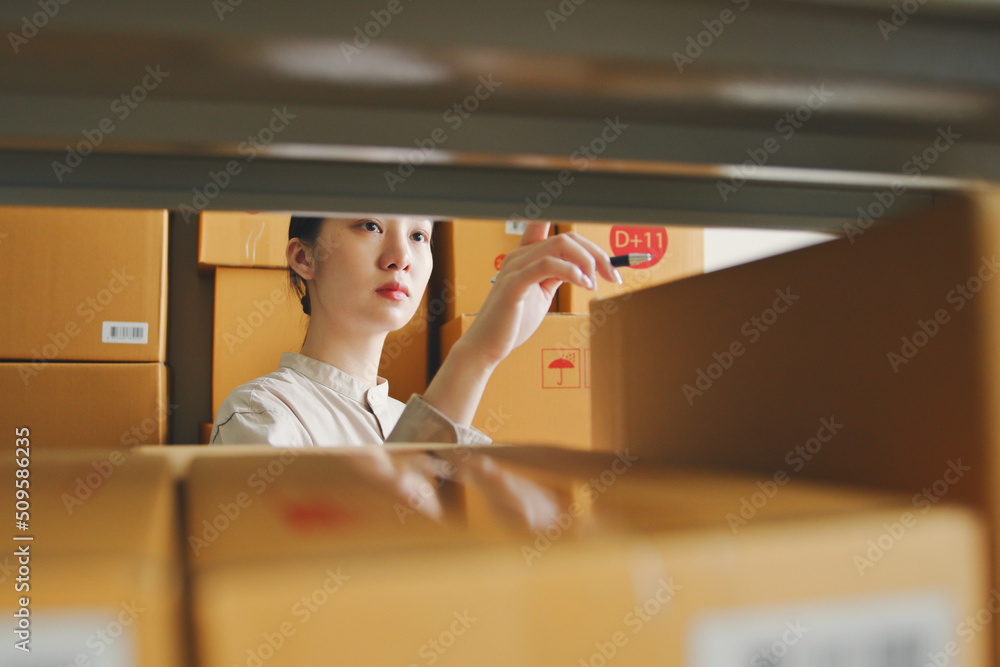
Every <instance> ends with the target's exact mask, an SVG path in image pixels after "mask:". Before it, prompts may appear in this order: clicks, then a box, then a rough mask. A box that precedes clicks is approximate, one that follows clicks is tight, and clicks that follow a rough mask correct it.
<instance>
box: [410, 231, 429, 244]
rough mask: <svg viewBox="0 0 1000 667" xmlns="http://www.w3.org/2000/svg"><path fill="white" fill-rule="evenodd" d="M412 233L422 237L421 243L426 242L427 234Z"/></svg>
mask: <svg viewBox="0 0 1000 667" xmlns="http://www.w3.org/2000/svg"><path fill="white" fill-rule="evenodd" d="M413 235H414V236H420V237H422V239H423V240H422V241H421V243H426V242H427V241H428V238H427V234H424V233H423V232H413Z"/></svg>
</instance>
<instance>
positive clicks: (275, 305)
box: [212, 267, 428, 415]
mask: <svg viewBox="0 0 1000 667" xmlns="http://www.w3.org/2000/svg"><path fill="white" fill-rule="evenodd" d="M308 328H309V316H308V315H306V314H305V313H303V312H302V305H301V304H300V303H299V301H298V299H296V298H295V293H294V292H293V291H292V289H291V286H290V285H289V282H288V272H287V270H275V269H238V268H227V267H219V268H218V269H217V270H216V272H215V326H214V337H213V348H212V414H213V415H217V414H218V413H219V406H221V405H222V402H223V401H224V400H226V396H228V395H229V393H230V392H231V391H232V390H233V389H235V388H236V387H238V386H240V385H241V384H243V383H245V382H249V381H251V380H253V379H255V378H258V377H261V376H263V375H267V374H268V373H271V372H273V371H276V370H278V365H279V364H280V363H281V355H282V354H283V353H284V352H299V351H300V350H301V349H302V343H303V341H304V340H305V336H306V331H307V330H308ZM427 330H428V324H427V295H426V293H425V294H424V298H423V299H422V300H421V303H420V305H419V306H418V308H417V311H416V312H415V313H414V315H413V318H412V319H411V320H410V322H408V323H407V324H406V325H405V326H404V327H403V328H402V329H398V330H397V331H392V332H390V333H389V335H387V336H386V339H385V344H384V345H383V347H382V357H381V359H380V363H379V371H378V372H379V375H381V376H382V377H384V378H386V379H387V380H388V381H389V395H390V396H392V397H393V398H395V399H397V400H400V401H403V402H404V403H405V402H406V401H408V400H409V398H410V395H411V394H414V393H417V394H422V393H423V392H424V390H425V389H426V388H427Z"/></svg>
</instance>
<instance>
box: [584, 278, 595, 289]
mask: <svg viewBox="0 0 1000 667" xmlns="http://www.w3.org/2000/svg"><path fill="white" fill-rule="evenodd" d="M583 282H584V283H585V284H586V285H587V289H594V283H592V282H590V276H588V275H587V274H584V275H583Z"/></svg>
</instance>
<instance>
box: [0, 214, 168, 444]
mask: <svg viewBox="0 0 1000 667" xmlns="http://www.w3.org/2000/svg"><path fill="white" fill-rule="evenodd" d="M0 254H2V255H3V257H4V258H3V260H2V261H0V359H2V360H3V361H2V362H0V394H2V395H3V396H5V397H6V400H7V406H6V408H7V409H5V410H3V411H2V413H0V414H2V416H0V428H2V429H4V430H5V431H8V432H13V430H14V428H15V427H25V426H26V427H29V428H30V429H31V430H32V431H33V432H34V433H35V434H36V438H37V439H36V444H39V445H41V446H42V447H87V446H98V447H105V446H121V447H123V448H128V447H131V446H134V445H137V444H157V443H164V442H167V440H168V437H169V434H168V424H169V416H170V414H171V412H172V410H173V408H174V406H173V405H172V404H171V403H170V402H169V399H168V396H169V375H168V371H167V367H166V365H165V363H164V362H165V361H166V336H167V322H166V316H167V212H166V211H162V210H152V211H140V210H105V209H74V208H47V207H38V208H17V207H5V208H0ZM9 443H10V441H7V443H6V444H5V445H4V447H10V444H9Z"/></svg>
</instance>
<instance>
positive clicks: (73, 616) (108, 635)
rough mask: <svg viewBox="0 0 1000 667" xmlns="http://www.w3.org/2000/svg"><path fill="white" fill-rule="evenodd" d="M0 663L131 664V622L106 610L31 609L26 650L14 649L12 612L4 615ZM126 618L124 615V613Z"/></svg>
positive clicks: (26, 666) (40, 666) (37, 666)
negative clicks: (63, 610)
mask: <svg viewBox="0 0 1000 667" xmlns="http://www.w3.org/2000/svg"><path fill="white" fill-rule="evenodd" d="M3 617H4V619H5V620H4V621H2V622H0V627H3V628H4V633H3V634H4V637H6V639H5V641H4V642H3V646H2V647H0V665H18V667H54V666H56V665H90V666H91V667H133V666H134V665H136V664H137V663H136V662H135V661H134V656H135V654H136V646H135V643H134V640H133V637H132V633H133V632H134V628H135V624H134V620H135V619H134V618H133V619H132V621H133V623H132V624H131V625H125V624H123V623H122V622H121V619H122V618H123V617H122V614H120V613H119V614H115V613H112V612H110V611H103V610H102V611H81V612H46V611H32V612H31V631H30V634H31V637H30V640H29V643H28V645H27V646H28V648H30V649H31V651H30V652H25V651H22V650H21V649H19V648H16V646H15V643H16V641H17V639H16V638H15V637H16V635H15V634H14V623H12V620H13V614H4V615H3ZM125 618H126V620H127V619H128V616H127V614H126V616H125Z"/></svg>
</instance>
